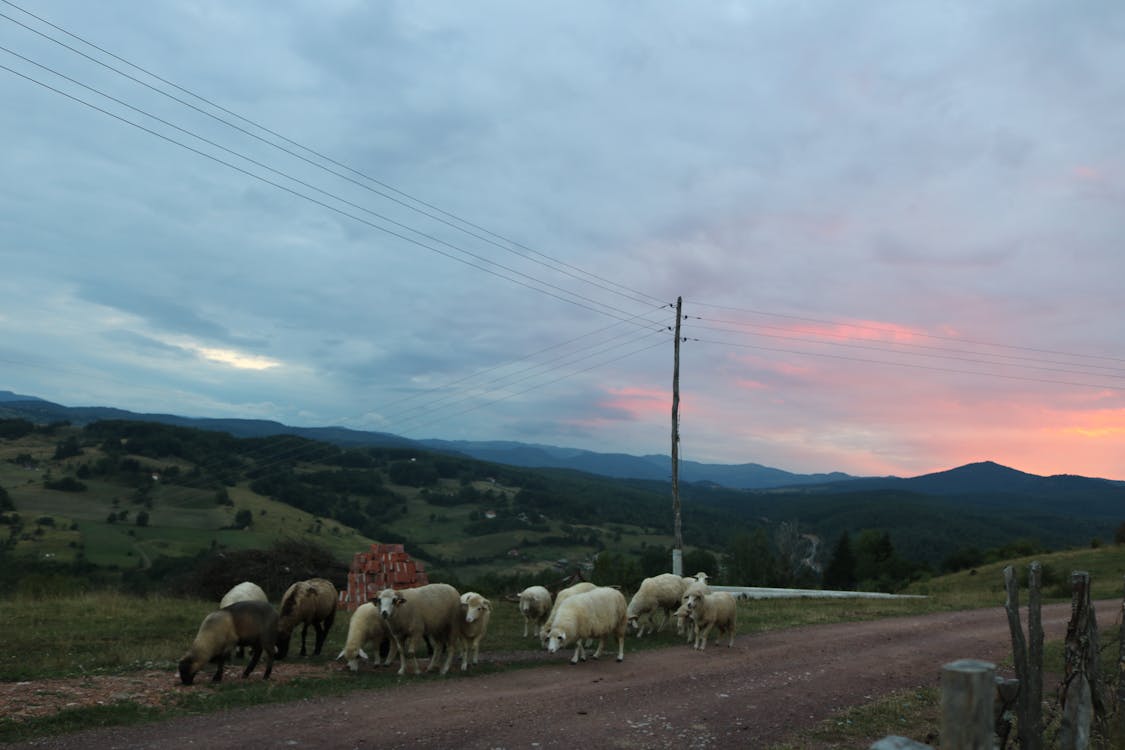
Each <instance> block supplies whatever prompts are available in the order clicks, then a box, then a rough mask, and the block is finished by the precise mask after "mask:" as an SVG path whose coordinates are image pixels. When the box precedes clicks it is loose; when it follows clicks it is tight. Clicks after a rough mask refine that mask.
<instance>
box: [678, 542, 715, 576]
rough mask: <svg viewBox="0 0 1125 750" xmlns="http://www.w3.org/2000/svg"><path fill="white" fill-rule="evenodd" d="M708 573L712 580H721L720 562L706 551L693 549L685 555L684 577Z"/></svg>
mask: <svg viewBox="0 0 1125 750" xmlns="http://www.w3.org/2000/svg"><path fill="white" fill-rule="evenodd" d="M700 572H702V573H706V574H707V575H708V577H709V578H710V580H712V581H715V580H718V578H719V561H718V560H717V559H715V556H714V555H713V554H711V553H710V552H708V551H707V550H705V549H693V550H689V551H687V552H685V553H684V575H687V576H693V575H695V574H696V573H700Z"/></svg>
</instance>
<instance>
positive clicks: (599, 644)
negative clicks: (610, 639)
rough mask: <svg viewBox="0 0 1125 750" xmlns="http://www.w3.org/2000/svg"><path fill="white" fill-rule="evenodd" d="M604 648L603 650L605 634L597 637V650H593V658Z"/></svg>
mask: <svg viewBox="0 0 1125 750" xmlns="http://www.w3.org/2000/svg"><path fill="white" fill-rule="evenodd" d="M604 650H605V636H604V635H603V636H602V637H601V638H598V650H597V651H595V652H594V656H593V658H595V659H597V658H599V657H600V656H601V655H602V651H604Z"/></svg>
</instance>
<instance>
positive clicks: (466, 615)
mask: <svg viewBox="0 0 1125 750" xmlns="http://www.w3.org/2000/svg"><path fill="white" fill-rule="evenodd" d="M491 617H492V602H490V601H488V600H487V599H485V598H484V597H483V596H481V595H480V594H478V593H477V592H475V591H467V592H465V593H464V594H461V616H460V617H459V618H458V619H457V623H458V626H459V629H460V630H459V632H458V641H459V642H460V644H461V671H462V672H464V671H465V670H466V669H468V668H469V661H470V658H471V660H472V662H473V664H478V663H480V642H481V641H482V640H484V635H485V633H487V632H488V621H489V619H491Z"/></svg>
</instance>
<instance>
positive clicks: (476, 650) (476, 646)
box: [473, 638, 480, 664]
mask: <svg viewBox="0 0 1125 750" xmlns="http://www.w3.org/2000/svg"><path fill="white" fill-rule="evenodd" d="M473 664H480V639H479V638H478V639H477V640H475V641H473Z"/></svg>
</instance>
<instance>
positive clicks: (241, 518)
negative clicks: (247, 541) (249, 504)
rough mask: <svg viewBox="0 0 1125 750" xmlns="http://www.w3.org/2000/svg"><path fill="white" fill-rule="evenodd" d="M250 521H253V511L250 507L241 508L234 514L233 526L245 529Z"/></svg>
mask: <svg viewBox="0 0 1125 750" xmlns="http://www.w3.org/2000/svg"><path fill="white" fill-rule="evenodd" d="M252 523H254V513H253V512H252V511H251V510H250V509H248V508H243V509H242V510H240V511H238V512H237V513H235V514H234V528H236V529H245V528H246V527H247V526H249V525H251V524H252Z"/></svg>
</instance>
